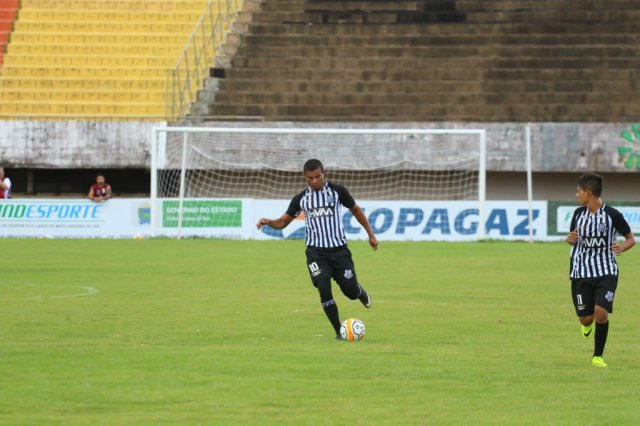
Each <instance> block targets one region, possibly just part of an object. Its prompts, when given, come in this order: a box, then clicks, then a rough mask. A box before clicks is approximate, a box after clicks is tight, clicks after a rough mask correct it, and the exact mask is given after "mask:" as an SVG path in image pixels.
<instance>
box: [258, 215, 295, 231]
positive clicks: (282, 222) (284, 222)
mask: <svg viewBox="0 0 640 426" xmlns="http://www.w3.org/2000/svg"><path fill="white" fill-rule="evenodd" d="M293 219H294V217H293V216H289V214H288V213H285V214H283V215H282V216H280V217H279V218H278V219H267V218H264V217H262V218H260V220H258V223H257V224H256V226H257V227H258V229H260V228H262V227H263V226H265V225H267V226H270V227H272V228H274V229H284V228H286V227H287V226H289V224H290V223H291V221H292V220H293Z"/></svg>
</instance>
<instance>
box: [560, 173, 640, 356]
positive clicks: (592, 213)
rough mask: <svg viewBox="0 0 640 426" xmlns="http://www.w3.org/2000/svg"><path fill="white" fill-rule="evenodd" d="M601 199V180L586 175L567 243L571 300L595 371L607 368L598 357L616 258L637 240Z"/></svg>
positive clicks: (615, 283)
mask: <svg viewBox="0 0 640 426" xmlns="http://www.w3.org/2000/svg"><path fill="white" fill-rule="evenodd" d="M601 194H602V177H601V176H599V175H597V174H594V173H588V174H585V175H583V176H582V177H581V178H580V179H579V180H578V188H577V191H576V198H577V199H578V202H579V203H580V206H581V207H578V208H577V209H576V211H575V212H574V213H573V217H572V218H571V226H570V228H569V229H570V230H571V232H569V235H567V243H569V244H570V245H571V246H572V247H571V262H570V274H569V276H570V278H571V295H572V298H573V304H574V306H575V309H576V314H578V318H579V320H580V322H581V323H582V336H583V337H584V338H589V337H591V336H592V335H593V334H595V336H594V340H595V342H594V351H593V358H592V359H591V362H592V364H593V365H595V366H597V367H606V366H607V364H606V363H605V362H604V360H603V359H602V354H603V352H604V346H605V344H606V342H607V334H608V333H609V313H611V312H613V297H614V294H615V291H616V287H617V286H618V264H617V262H616V256H617V255H619V254H621V253H623V252H625V251H627V250H629V249H630V248H631V247H633V245H634V244H635V243H636V240H635V238H634V236H633V233H632V232H631V228H630V227H629V224H628V223H627V221H626V220H625V219H624V217H623V216H622V214H621V213H620V212H619V211H618V210H616V209H614V208H613V207H610V206H607V205H605V204H604V202H603V201H602V199H601V198H600V196H601ZM617 234H620V235H623V236H624V238H625V240H624V242H622V243H621V244H618V243H616V236H617ZM594 322H595V333H593V328H594Z"/></svg>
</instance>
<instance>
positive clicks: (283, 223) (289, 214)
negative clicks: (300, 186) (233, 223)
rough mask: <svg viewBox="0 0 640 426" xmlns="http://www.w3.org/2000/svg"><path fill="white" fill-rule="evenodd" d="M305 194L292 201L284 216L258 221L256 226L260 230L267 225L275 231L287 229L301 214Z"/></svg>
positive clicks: (263, 218)
mask: <svg viewBox="0 0 640 426" xmlns="http://www.w3.org/2000/svg"><path fill="white" fill-rule="evenodd" d="M303 194H304V192H301V193H300V194H298V195H296V196H295V197H293V199H291V202H290V203H289V208H287V211H286V212H284V214H283V215H282V216H280V217H279V218H278V219H267V218H265V217H262V218H260V220H258V223H257V224H256V226H257V227H258V229H260V228H262V227H263V226H265V225H268V226H270V227H272V228H274V229H284V228H286V227H287V226H288V225H289V224H290V223H291V221H292V220H293V219H294V218H295V217H296V216H298V215H299V214H300V200H302V195H303Z"/></svg>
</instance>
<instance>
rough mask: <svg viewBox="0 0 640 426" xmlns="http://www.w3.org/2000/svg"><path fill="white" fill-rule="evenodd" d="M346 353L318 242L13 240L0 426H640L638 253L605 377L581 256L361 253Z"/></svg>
mask: <svg viewBox="0 0 640 426" xmlns="http://www.w3.org/2000/svg"><path fill="white" fill-rule="evenodd" d="M350 247H351V249H352V251H353V254H354V260H355V263H356V269H357V272H358V275H359V278H360V281H361V282H362V283H363V284H364V285H365V286H366V288H367V289H368V290H369V291H370V292H371V294H372V298H373V308H372V309H371V310H366V309H364V307H363V306H362V305H361V304H360V303H359V302H357V301H350V300H348V299H346V298H345V297H344V296H343V295H342V294H341V293H340V291H339V289H338V287H337V286H334V295H335V296H336V300H337V302H338V307H339V309H340V316H341V318H342V319H345V318H347V317H351V316H355V317H359V318H360V319H362V320H363V321H364V322H365V324H366V326H367V336H366V339H365V340H364V341H363V342H353V343H348V342H339V341H334V340H332V338H333V332H332V329H331V327H330V325H329V322H328V321H327V319H326V318H325V316H324V313H323V312H322V309H321V307H320V302H319V297H318V295H317V292H316V290H315V289H314V288H313V287H312V285H311V283H310V280H309V278H308V273H307V270H306V265H305V258H304V244H303V242H302V241H273V242H248V241H219V240H183V241H175V240H162V239H159V240H144V241H117V240H0V251H1V252H2V275H1V277H2V278H1V280H0V423H3V424H63V425H69V424H87V423H95V424H135V425H139V424H149V425H152V424H240V423H243V424H248V423H256V424H296V425H301V424H496V423H501V424H516V423H517V424H541V423H545V424H577V423H593V422H598V423H603V424H612V425H613V424H615V425H619V424H640V409H638V401H640V386H639V385H638V383H640V327H638V319H639V317H640V286H639V285H638V277H640V248H637V247H636V248H635V249H634V250H632V251H630V252H628V253H625V254H624V255H622V256H621V257H620V258H619V263H620V268H621V280H620V283H619V287H618V292H617V293H616V304H615V313H614V315H612V317H611V329H610V333H609V341H608V345H607V349H606V351H605V360H606V361H607V362H608V363H609V367H608V368H596V367H593V366H592V365H591V353H592V350H593V340H584V339H583V338H582V337H581V335H580V327H579V324H578V321H577V319H576V318H575V314H574V311H573V306H572V304H571V299H570V291H569V281H568V278H567V272H568V257H569V256H568V246H566V244H564V243H539V244H533V245H530V244H526V243H506V242H500V243H497V242H495V243H494V242H485V243H388V242H383V243H382V244H381V246H380V249H379V250H378V251H377V252H373V251H371V250H370V249H369V247H368V246H367V245H365V244H364V243H360V242H358V243H351V244H350Z"/></svg>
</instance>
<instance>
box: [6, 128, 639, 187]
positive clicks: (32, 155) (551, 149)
mask: <svg viewBox="0 0 640 426" xmlns="http://www.w3.org/2000/svg"><path fill="white" fill-rule="evenodd" d="M160 124H162V123H157V122H155V123H154V122H136V121H126V122H106V121H99V122H91V121H0V162H1V163H2V164H4V165H5V166H8V167H14V168H81V167H82V168H92V167H101V168H104V167H111V168H129V167H137V168H141V167H148V166H149V164H150V154H149V140H148V139H149V129H150V128H151V127H153V126H158V125H160ZM212 125H217V126H234V127H246V126H270V127H271V126H273V127H291V126H295V127H344V128H354V127H371V128H389V127H394V128H417V127H420V128H467V129H468V128H484V129H486V130H487V151H488V152H487V154H488V163H487V166H488V167H487V168H488V170H489V171H496V172H514V171H524V170H525V144H524V128H525V125H524V124H521V123H464V124H461V123H376V124H371V123H368V124H366V125H365V124H358V123H245V122H241V123H238V122H234V123H213V124H212ZM531 127H532V141H533V143H532V147H533V150H532V151H533V152H532V155H533V157H532V158H533V169H534V171H538V172H576V173H578V172H582V171H587V170H594V171H598V172H621V173H635V174H637V173H638V171H640V124H633V123H613V124H612V123H535V124H532V125H531ZM301 137H305V138H306V137H307V136H301ZM621 154H623V155H621Z"/></svg>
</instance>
